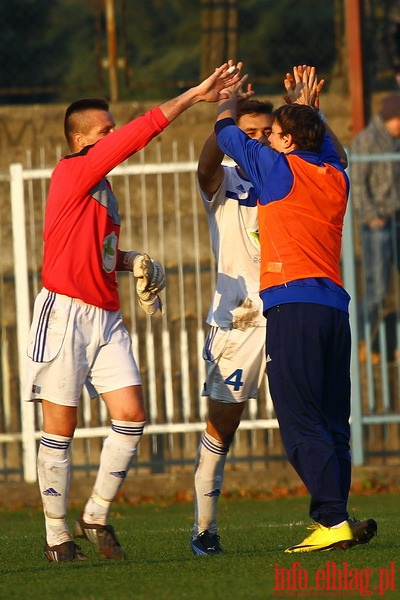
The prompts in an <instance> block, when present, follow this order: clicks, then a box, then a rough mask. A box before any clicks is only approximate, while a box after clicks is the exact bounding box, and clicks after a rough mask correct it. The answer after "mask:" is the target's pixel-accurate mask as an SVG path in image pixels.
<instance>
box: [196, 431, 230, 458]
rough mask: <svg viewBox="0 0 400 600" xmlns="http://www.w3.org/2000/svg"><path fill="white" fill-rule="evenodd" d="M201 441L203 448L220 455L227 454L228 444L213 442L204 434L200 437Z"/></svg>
mask: <svg viewBox="0 0 400 600" xmlns="http://www.w3.org/2000/svg"><path fill="white" fill-rule="evenodd" d="M201 443H202V444H203V446H204V448H206V449H207V450H208V451H209V452H213V453H214V454H220V455H221V456H222V455H223V454H228V452H229V446H224V445H222V444H221V445H218V444H214V443H213V442H212V441H211V440H210V438H209V437H208V436H206V435H204V436H203V437H202V440H201Z"/></svg>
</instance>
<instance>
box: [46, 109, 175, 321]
mask: <svg viewBox="0 0 400 600" xmlns="http://www.w3.org/2000/svg"><path fill="white" fill-rule="evenodd" d="M167 125H169V121H168V120H167V119H166V117H165V116H164V114H163V112H162V111H161V109H160V108H154V109H152V110H150V111H148V112H147V113H146V114H144V115H142V116H141V117H138V118H137V119H134V120H133V121H130V122H129V123H127V124H126V125H124V126H123V127H121V128H120V129H117V130H116V131H114V132H112V133H109V134H108V135H106V136H105V137H104V138H102V139H101V140H99V141H98V142H97V143H96V144H94V145H93V146H87V147H86V148H84V149H83V150H82V151H81V152H79V153H77V154H72V155H70V156H66V157H64V158H62V159H61V160H60V162H59V163H58V164H57V166H56V168H55V169H54V172H53V174H52V177H51V182H50V189H49V195H48V198H47V204H46V214H45V222H44V235H43V239H44V258H43V272H42V281H43V285H44V287H45V288H47V289H48V290H50V291H52V292H56V293H58V294H63V295H66V296H70V297H71V298H79V299H80V300H83V301H84V302H86V303H87V304H92V305H94V306H98V307H100V308H104V309H106V310H118V309H119V307H120V301H119V295H118V290H117V280H116V274H115V266H116V260H117V250H118V239H119V231H120V215H119V211H118V203H117V200H116V198H115V196H114V194H113V192H112V190H111V186H110V184H109V183H108V181H107V180H106V179H105V176H106V175H107V173H109V172H110V171H111V170H112V169H113V168H114V167H116V166H117V165H119V164H120V163H121V162H123V161H124V160H125V159H127V158H128V157H129V156H131V155H132V154H134V153H135V152H137V151H138V150H141V149H142V148H144V147H145V146H146V145H147V144H148V142H149V141H150V140H151V139H153V138H154V137H155V136H156V135H158V134H159V133H161V131H163V129H165V127H167Z"/></svg>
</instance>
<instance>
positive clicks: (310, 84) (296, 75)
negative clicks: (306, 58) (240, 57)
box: [283, 65, 348, 168]
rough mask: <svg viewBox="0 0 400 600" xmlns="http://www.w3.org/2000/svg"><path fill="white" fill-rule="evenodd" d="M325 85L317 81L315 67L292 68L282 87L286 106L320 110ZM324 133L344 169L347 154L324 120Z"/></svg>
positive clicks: (346, 162)
mask: <svg viewBox="0 0 400 600" xmlns="http://www.w3.org/2000/svg"><path fill="white" fill-rule="evenodd" d="M324 85H325V80H324V79H321V80H320V81H318V78H317V73H316V71H315V67H309V66H307V65H299V66H298V67H293V75H292V74H291V73H286V77H285V79H284V86H285V90H286V94H285V95H284V97H283V98H284V100H285V102H286V103H287V104H308V105H309V106H312V107H313V108H315V109H318V110H319V108H320V106H319V95H320V93H321V91H322V88H323V87H324ZM325 129H326V133H327V134H328V135H329V137H330V138H331V140H332V143H333V146H334V148H335V150H336V152H337V154H338V155H339V158H340V162H341V163H342V165H343V167H344V168H346V167H347V165H348V159H347V154H346V152H345V149H344V147H343V145H342V144H341V142H340V141H339V138H338V137H337V135H336V134H335V133H334V131H333V130H332V129H331V127H330V126H329V124H328V123H327V121H326V119H325Z"/></svg>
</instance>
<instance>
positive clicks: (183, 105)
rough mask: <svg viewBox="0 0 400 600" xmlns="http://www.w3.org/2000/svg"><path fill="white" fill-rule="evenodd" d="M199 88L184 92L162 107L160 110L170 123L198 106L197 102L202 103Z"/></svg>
mask: <svg viewBox="0 0 400 600" xmlns="http://www.w3.org/2000/svg"><path fill="white" fill-rule="evenodd" d="M197 88H198V86H196V87H193V88H190V89H189V90H187V91H186V92H183V94H180V95H179V96H177V97H176V98H172V100H167V101H166V102H164V103H163V104H161V105H160V109H161V110H162V112H163V114H164V116H165V117H166V118H167V119H168V121H169V122H170V123H171V122H172V121H174V119H176V118H177V117H179V115H180V114H182V113H183V112H184V111H185V110H187V109H188V108H190V107H191V106H193V105H194V104H197V102H201V101H202V97H201V95H199V94H198V92H197Z"/></svg>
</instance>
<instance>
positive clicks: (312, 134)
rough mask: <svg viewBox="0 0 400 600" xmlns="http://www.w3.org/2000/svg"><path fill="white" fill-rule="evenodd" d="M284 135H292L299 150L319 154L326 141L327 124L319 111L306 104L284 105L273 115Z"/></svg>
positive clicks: (273, 119)
mask: <svg viewBox="0 0 400 600" xmlns="http://www.w3.org/2000/svg"><path fill="white" fill-rule="evenodd" d="M272 121H273V122H277V123H278V124H279V126H280V128H281V129H282V133H290V134H291V136H292V138H293V143H294V144H296V146H297V148H298V149H299V150H309V151H310V152H319V151H320V149H321V146H322V142H323V141H324V136H325V123H324V121H323V120H322V118H321V115H320V114H319V112H318V110H315V108H312V107H311V106H306V105H305V104H284V105H283V106H280V107H279V108H277V109H276V110H274V112H273V113H272Z"/></svg>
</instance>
